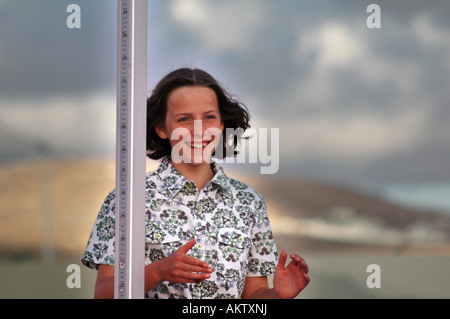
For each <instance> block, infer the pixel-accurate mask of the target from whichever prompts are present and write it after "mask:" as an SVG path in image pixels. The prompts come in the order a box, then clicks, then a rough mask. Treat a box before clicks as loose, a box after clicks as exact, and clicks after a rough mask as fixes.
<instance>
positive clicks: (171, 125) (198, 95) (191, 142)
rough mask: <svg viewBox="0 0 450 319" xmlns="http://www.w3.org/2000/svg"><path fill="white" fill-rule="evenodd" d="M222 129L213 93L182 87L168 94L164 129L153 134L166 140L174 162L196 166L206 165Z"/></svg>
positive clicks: (160, 128)
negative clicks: (168, 142)
mask: <svg viewBox="0 0 450 319" xmlns="http://www.w3.org/2000/svg"><path fill="white" fill-rule="evenodd" d="M223 127H224V126H223V123H222V121H221V118H220V112H219V106H218V102H217V96H216V93H215V92H214V91H213V90H212V89H210V88H207V87H201V86H185V87H181V88H178V89H175V90H173V91H172V92H171V93H170V94H169V97H168V99H167V113H166V119H165V123H164V127H157V128H156V132H157V133H158V135H159V137H161V138H162V139H169V140H170V145H171V147H172V160H173V161H174V162H176V163H180V162H183V163H189V164H192V165H196V164H197V165H198V164H204V163H209V161H210V157H211V154H212V153H213V151H214V149H215V148H216V147H217V145H218V143H219V139H220V134H221V133H222V131H223Z"/></svg>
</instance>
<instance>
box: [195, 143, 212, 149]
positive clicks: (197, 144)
mask: <svg viewBox="0 0 450 319" xmlns="http://www.w3.org/2000/svg"><path fill="white" fill-rule="evenodd" d="M206 145H208V143H194V144H192V145H191V147H192V148H199V149H201V148H204V147H205V146H206Z"/></svg>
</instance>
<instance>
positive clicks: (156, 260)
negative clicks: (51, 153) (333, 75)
mask: <svg viewBox="0 0 450 319" xmlns="http://www.w3.org/2000/svg"><path fill="white" fill-rule="evenodd" d="M147 117H148V118H147V153H148V156H149V157H150V158H152V159H162V161H161V164H160V165H159V167H158V169H157V170H156V171H153V172H150V173H147V176H146V220H145V223H146V245H145V257H146V266H145V293H146V297H148V298H294V297H295V296H297V295H298V294H299V293H300V291H302V290H303V288H305V287H306V285H307V284H308V283H309V277H308V275H307V273H308V266H307V265H306V263H305V261H304V260H303V259H302V258H300V257H299V256H297V255H294V254H293V255H291V256H290V257H291V261H290V263H289V264H288V265H287V267H286V268H285V267H284V265H285V263H286V260H287V253H286V252H285V251H283V252H281V254H280V256H279V258H278V253H277V251H276V245H275V241H274V238H273V234H272V231H271V228H270V223H269V220H268V217H267V212H266V206H265V202H264V199H263V198H262V197H261V196H260V195H259V194H258V193H257V192H256V191H254V190H253V189H252V188H250V187H249V186H247V185H245V184H244V183H242V182H239V181H237V180H234V179H231V178H229V177H228V176H227V175H225V173H224V172H223V169H222V168H221V167H219V166H218V165H217V164H216V163H214V162H213V161H211V159H210V158H211V156H213V155H214V156H216V157H219V158H223V157H224V156H227V155H230V154H231V155H235V151H234V148H235V147H236V145H237V143H238V140H239V136H236V135H234V136H223V133H224V132H225V131H228V132H239V131H241V132H243V131H244V130H245V129H247V128H249V127H250V126H249V116H248V113H247V111H246V110H245V107H244V106H243V105H241V104H240V103H239V102H237V101H235V100H233V99H232V98H231V97H230V96H229V95H228V94H227V93H226V92H225V91H224V90H223V88H222V87H221V86H220V85H219V84H218V82H217V81H216V80H215V79H214V78H213V77H212V76H211V75H209V74H208V73H206V72H204V71H202V70H199V69H187V68H182V69H178V70H176V71H173V72H171V73H169V74H168V75H167V76H166V77H164V78H163V79H162V80H161V81H160V82H159V84H158V85H157V86H156V88H155V90H154V91H153V92H152V95H151V96H150V98H148V100H147ZM225 128H232V130H225ZM238 129H241V130H238ZM180 137H181V138H180ZM230 140H231V143H230ZM114 210H115V192H114V191H112V192H111V193H110V194H109V195H108V196H107V198H106V200H105V202H104V203H103V206H102V208H101V211H100V213H99V215H98V217H97V220H96V222H95V225H94V228H93V230H92V233H91V237H90V239H89V242H88V244H87V247H86V251H85V253H84V256H83V259H82V262H83V263H84V264H85V265H87V266H88V267H91V268H94V269H97V270H98V274H97V281H96V285H95V297H96V298H113V297H114V256H115V255H114V241H115V234H114V232H115V228H114ZM277 259H278V261H277ZM272 274H274V278H273V285H274V287H273V288H269V286H268V280H267V276H269V275H272Z"/></svg>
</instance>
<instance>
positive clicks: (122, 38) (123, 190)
mask: <svg viewBox="0 0 450 319" xmlns="http://www.w3.org/2000/svg"><path fill="white" fill-rule="evenodd" d="M129 4H130V3H129V1H119V8H118V9H119V10H120V11H121V12H120V17H119V28H120V30H119V43H118V45H119V47H120V49H119V50H120V52H121V58H120V65H118V67H119V78H120V91H119V101H121V102H120V105H118V108H119V110H118V112H117V116H119V118H118V121H119V122H118V127H119V128H120V131H119V138H118V143H119V145H118V148H119V152H120V156H119V159H118V160H119V163H118V165H119V168H120V180H119V181H118V187H119V189H118V197H119V198H118V201H119V207H118V210H119V211H118V216H119V218H118V219H117V221H116V222H118V223H119V237H118V239H119V242H118V245H117V246H118V247H116V249H118V250H119V253H118V255H119V258H118V260H117V261H118V263H117V264H118V266H119V267H118V268H119V269H118V270H116V272H117V273H118V278H117V284H118V289H117V293H118V296H116V297H117V298H126V294H127V291H126V287H127V282H126V272H127V264H126V261H127V256H126V253H127V247H126V246H127V228H128V227H127V226H128V225H127V221H128V220H127V214H126V212H127V209H128V207H127V206H128V205H127V197H128V193H127V181H128V173H129V169H128V165H127V164H128V163H127V158H128V153H127V152H128V148H127V141H128V135H129V134H128V130H127V123H128V116H129V114H128V106H129V103H128V101H129V86H128V84H129V81H128V78H129V77H130V75H131V74H130V70H129V67H130V65H129V63H128V56H129V50H130V47H129V42H128V30H129V18H128V10H129Z"/></svg>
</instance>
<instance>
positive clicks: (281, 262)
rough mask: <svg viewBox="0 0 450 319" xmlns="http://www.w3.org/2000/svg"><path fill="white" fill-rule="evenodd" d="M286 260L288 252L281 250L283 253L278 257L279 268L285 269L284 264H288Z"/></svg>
mask: <svg viewBox="0 0 450 319" xmlns="http://www.w3.org/2000/svg"><path fill="white" fill-rule="evenodd" d="M286 260H287V252H285V251H284V250H283V251H282V252H281V254H280V258H279V259H278V265H277V269H279V270H283V269H284V265H285V264H286Z"/></svg>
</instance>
